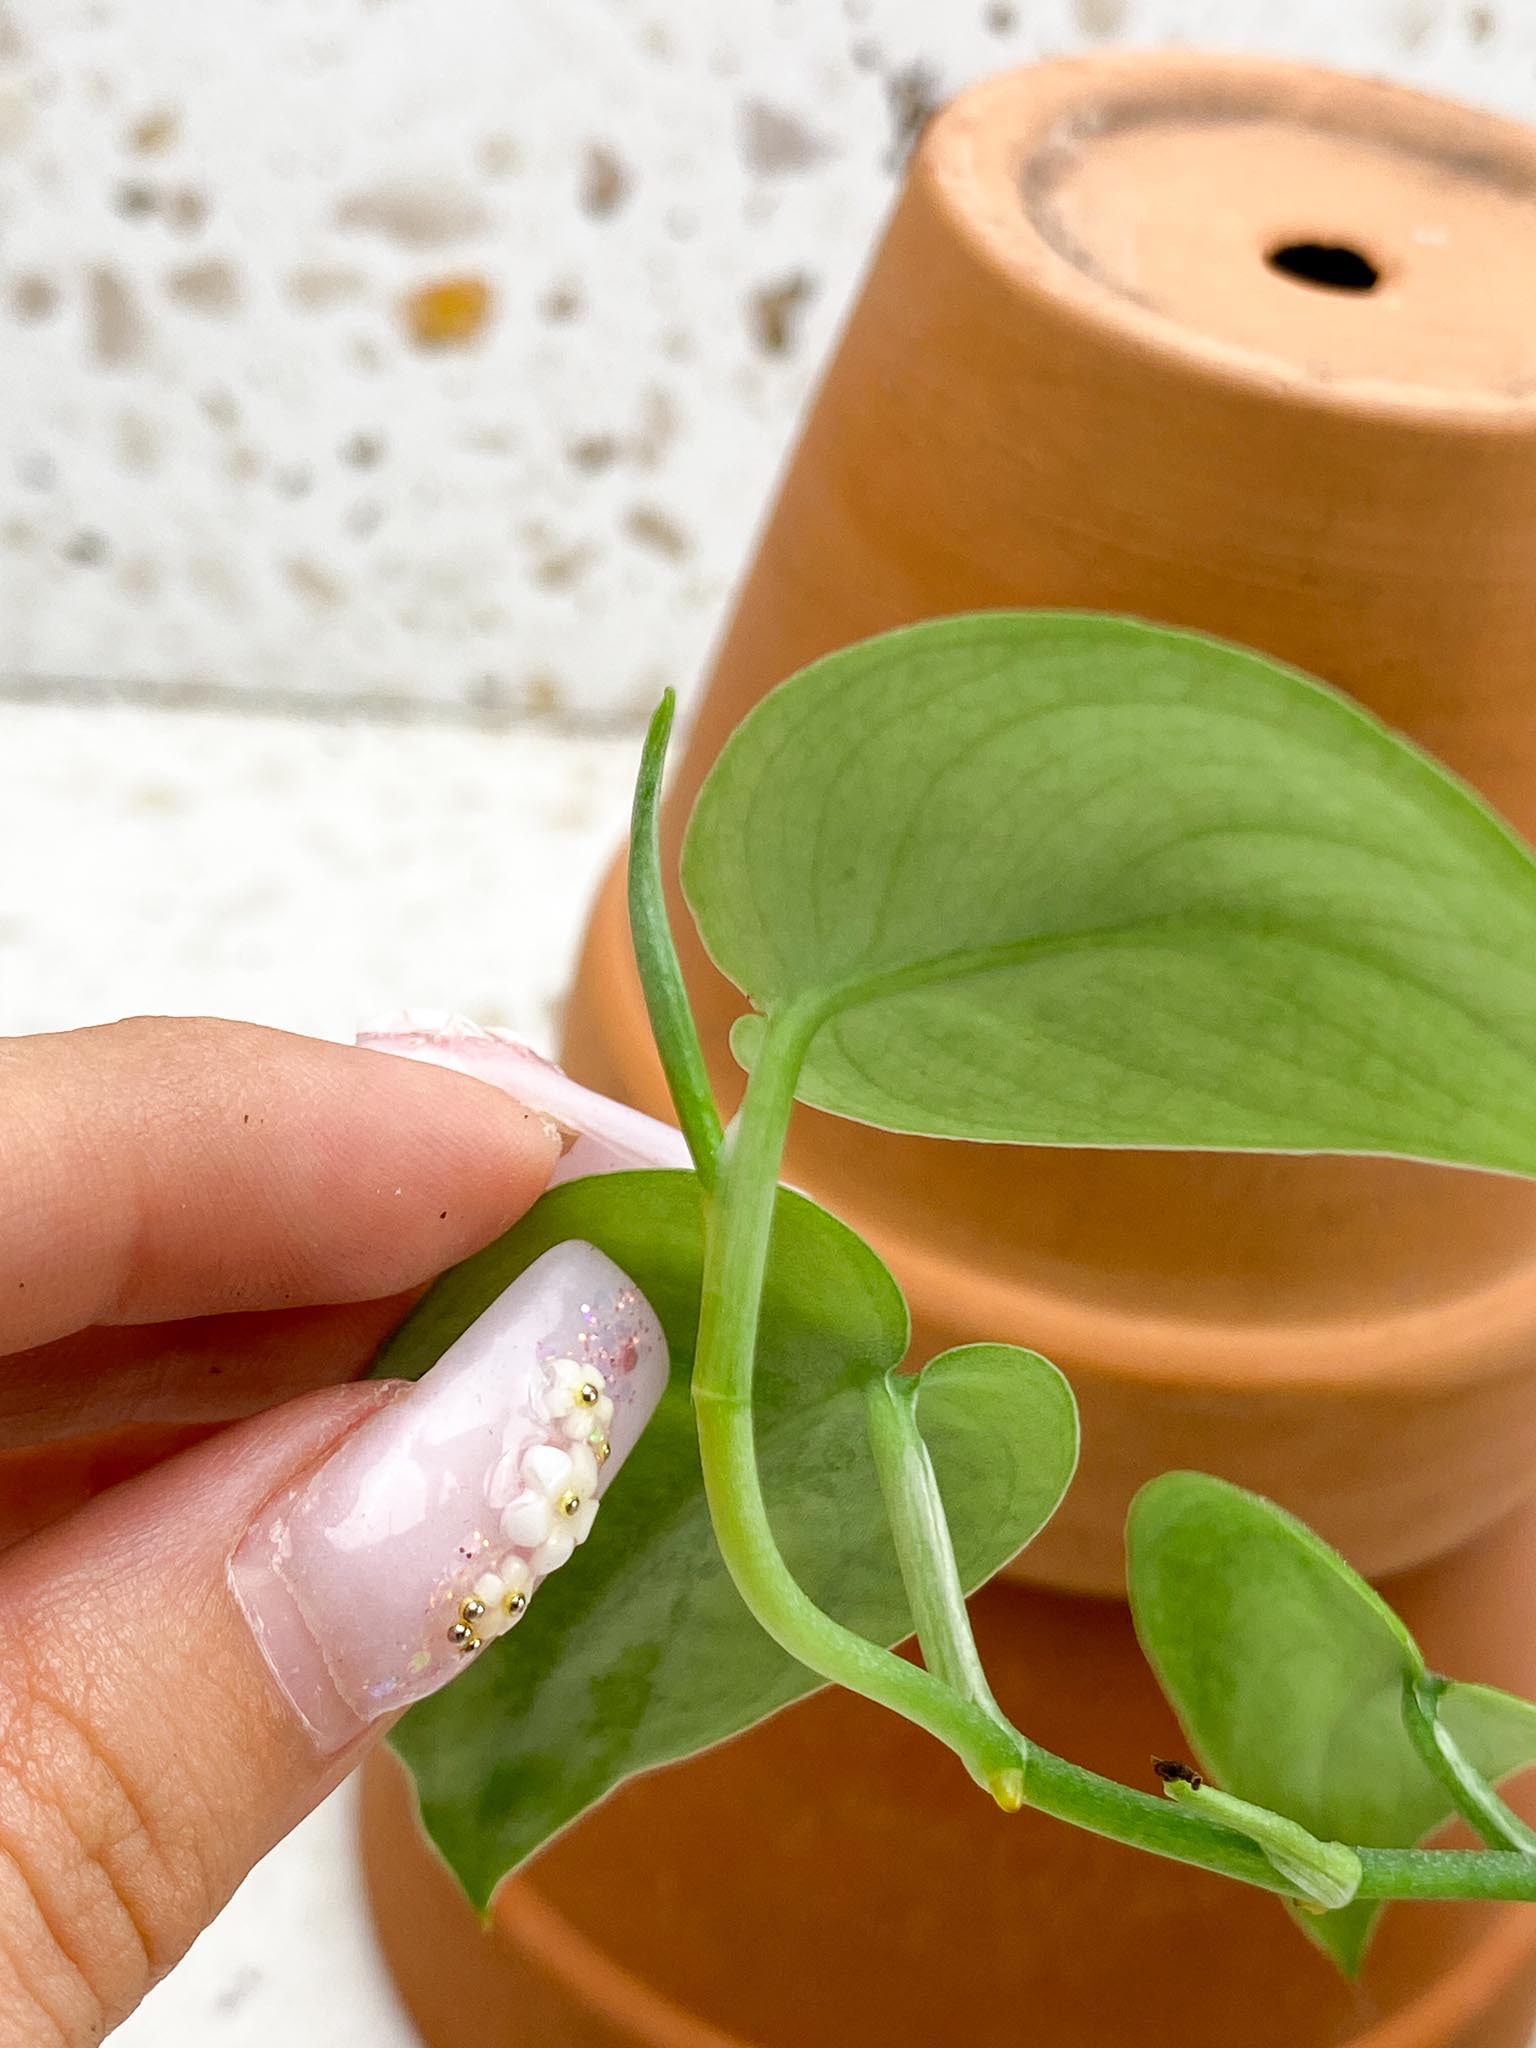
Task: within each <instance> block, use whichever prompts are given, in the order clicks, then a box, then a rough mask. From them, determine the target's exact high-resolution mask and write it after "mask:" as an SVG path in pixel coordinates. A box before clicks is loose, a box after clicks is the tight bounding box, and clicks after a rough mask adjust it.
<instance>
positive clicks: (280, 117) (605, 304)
mask: <svg viewBox="0 0 1536 2048" xmlns="http://www.w3.org/2000/svg"><path fill="white" fill-rule="evenodd" d="M1169 39H1176V40H1183V41H1200V42H1206V43H1210V44H1220V45H1228V46H1248V47H1252V48H1259V49H1269V50H1275V51H1283V52H1289V53H1294V54H1300V55H1305V56H1312V57H1320V58H1324V59H1327V60H1331V61H1334V62H1337V63H1342V64H1347V65H1353V66H1356V67H1359V68H1365V69H1373V70H1382V71H1387V72H1391V73H1394V74H1397V75H1400V76H1403V77H1407V78H1411V79H1416V80H1418V81H1421V82H1424V83H1429V84H1432V85H1435V86H1437V87H1439V88H1440V89H1442V90H1446V91H1451V92H1457V93H1460V94H1462V95H1464V96H1465V97H1467V98H1470V99H1473V100H1479V101H1483V102H1487V103H1489V104H1492V105H1496V106H1502V107H1504V108H1506V109H1509V110H1511V111H1514V112H1516V113H1523V114H1526V115H1529V114H1530V113H1531V112H1532V111H1533V109H1536V7H1533V6H1532V5H1531V0H1482V4H1467V0H1286V4H1284V5H1280V4H1277V0H946V4H943V5H935V4H934V0H842V4H838V0H731V4H730V5H728V6H717V5H712V4H709V0H515V4H508V0H452V4H444V0H220V4H218V5H216V6H213V5H203V6H199V5H196V4H193V0H157V4H155V5H152V6H144V5H142V4H137V5H136V4H133V0H4V5H3V6H0V233H3V251H4V274H3V277H0V354H3V369H4V376H5V384H6V390H7V398H8V403H7V405H6V407H5V409H4V416H3V419H0V672H9V673H10V674H11V675H13V676H14V675H17V674H20V675H23V676H33V677H36V676H54V677H65V678H67V677H75V676H86V677H93V678H102V677H107V678H112V679H127V680H130V681H139V682H142V683H152V684H157V685H165V684H194V685H199V686H210V685H212V686H218V687H223V686H234V687H242V688H245V689H247V690H252V691H260V690H267V691H273V690H299V691H303V692H307V693H312V694H319V695H326V696H332V695H336V694H338V693H339V694H343V695H373V694H378V693H385V694H389V695H404V696H420V697H427V698H431V699H433V700H435V701H437V702H439V703H443V704H452V705H462V706H470V707H473V706H482V707H483V706H490V707H493V708H496V707H502V708H512V709H516V708H519V707H524V708H527V707H532V708H538V709H543V710H546V711H554V712H557V713H559V714H561V715H563V716H565V717H566V718H568V719H576V720H585V721H589V722H593V721H596V722H611V721H613V720H615V719H625V718H633V717H634V716H635V715H636V714H637V712H638V711H639V710H641V709H642V708H648V707H649V705H650V704H651V703H652V702H654V699H655V697H656V695H657V694H658V691H659V688H660V686H661V684H662V683H663V682H665V681H673V682H677V683H680V684H682V685H683V686H685V687H686V686H687V684H688V683H690V682H691V680H692V679H693V678H694V676H695V675H696V673H697V671H698V669H699V667H700V664H701V659H702V655H703V652H704V649H705V647H706V645H707V642H708V640H709V638H710V636H711V635H712V633H713V632H714V630H715V628H716V625H717V623H718V620H719V616H720V612H721V608H722V605H723V603H724V601H725V597H726V593H727V590H728V587H729V585H730V583H731V581H732V579H733V578H734V576H735V574H736V572H737V569H738V565H739V563H740V561H741V558H742V555H743V552H744V549H745V547H746V544H747V541H748V538H749V535H750V532H751V529H752V527H753V524H754V522H755V521H756V519H757V517H758V514H759V510H760V507H761V504H762V500H763V497H764V494H765V491H766V489H767V487H768V485H769V482H770V478H771V474H772V471H773V469H774V466H775V464H776V463H777V461H778V460H779V458H780V455H781V452H782V450H783V448H784V447H785V445H786V442H787V440H788V437H789V435H790V432H791V429H792V425H793V421H794V418H795V415H796V413H797V411H798V409H799V407H800V406H801V404H802V402H803V400H804V398H805V396H806V394H807V391H808V389H809V386H810V381H811V378H812V375H813V373H814V367H815V365H816V363H817V362H818V361H819V359H820V358H821V357H822V355H823V354H824V352H825V349H826V347H827V345H828V343H829V341H830V338H831V337H832V335H833V333H834V331H835V329H836V327H837V324H838V322H839V320H840V318H841V316H842V313H843V311H844V309H845V307H846V305H847V302H848V299H849V296H850V293H851V291H852V290H853V288H854V284H855V281H856V279H857V275H858V272H859V269H860V267H861V265H862V263H863V261H864V258H865V254H866V251H867V249H868V247H869V244H870V241H871V238H872V237H873V235H874V233H875V232H876V230H877V227H878V224H879V221H880V219H881V216H882V214H883V212H884V210H885V208H886V206H887V204H888V202H889V198H890V194H891V191H892V189H893V184H894V179H895V175H896V171H897V168H898V166H899V162H900V159H901V155H902V152H903V149H904V148H905V146H906V143H907V141H908V140H909V139H910V136H911V134H912V132H913V130H914V127H915V126H916V125H917V124H918V123H919V122H920V121H921V118H922V116H923V112H924V110H925V109H926V108H927V107H928V106H930V105H931V104H932V103H933V102H934V100H935V99H936V98H937V97H939V96H942V95H943V94H945V93H947V92H950V91H953V90H954V89H956V88H957V87H959V86H960V85H962V84H964V83H965V82H967V81H968V80H970V79H972V78H974V77H976V76H978V75H980V74H982V73H984V72H986V71H989V70H995V69H997V68H1000V67H1001V66H1004V65H1007V64H1012V63H1017V62H1021V61H1024V60H1026V59H1028V58H1031V57H1034V56H1038V55H1044V54H1051V53H1056V52H1061V51H1074V50H1082V49H1087V48H1093V47H1096V46H1100V45H1103V44H1107V43H1145V42H1156V41H1165V40H1169ZM454 280H470V281H472V285H473V290H476V291H477V290H480V289H482V288H483V290H484V291H485V293H486V294H487V301H486V307H485V311H484V316H483V319H482V320H481V321H480V324H479V326H478V329H477V331H476V332H475V333H474V334H473V336H472V337H470V338H469V339H467V340H465V341H463V342H461V343H460V344H458V345H452V346H441V347H435V348H423V347H422V346H419V345H418V344H417V343H416V342H414V341H413V340H412V338H411V323H410V320H409V318H408V317H407V315H406V312H405V310H404V307H405V302H406V300H407V298H408V297H409V295H410V294H412V293H414V292H418V291H420V290H421V289H423V288H430V287H432V286H433V285H434V284H442V283H444V282H445V281H446V282H451V281H454ZM466 303H468V302H466ZM471 311H472V309H471Z"/></svg>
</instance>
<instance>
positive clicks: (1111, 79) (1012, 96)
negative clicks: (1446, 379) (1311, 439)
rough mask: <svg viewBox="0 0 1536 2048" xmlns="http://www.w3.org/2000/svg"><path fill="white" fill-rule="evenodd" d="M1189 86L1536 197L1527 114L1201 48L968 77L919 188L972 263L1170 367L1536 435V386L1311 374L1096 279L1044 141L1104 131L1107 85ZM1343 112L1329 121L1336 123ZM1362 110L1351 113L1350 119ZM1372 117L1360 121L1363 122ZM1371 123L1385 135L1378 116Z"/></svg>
mask: <svg viewBox="0 0 1536 2048" xmlns="http://www.w3.org/2000/svg"><path fill="white" fill-rule="evenodd" d="M1170 87H1178V88H1181V89H1182V90H1183V92H1184V94H1185V95H1186V103H1187V104H1188V105H1189V107H1190V109H1191V111H1195V112H1198V111H1199V109H1200V103H1201V96H1202V95H1203V96H1205V103H1206V106H1207V107H1209V105H1210V103H1211V96H1212V95H1213V94H1214V93H1216V92H1221V93H1223V94H1224V96H1225V101H1224V103H1225V104H1227V105H1232V106H1236V107H1238V108H1240V109H1242V110H1244V111H1249V112H1252V113H1253V114H1254V115H1256V116H1260V117H1262V116H1264V115H1268V116H1270V117H1272V118H1278V119H1281V120H1283V119H1285V118H1286V117H1287V116H1290V117H1293V118H1295V119H1296V120H1298V121H1304V122H1307V123H1308V124H1309V125H1331V126H1332V127H1333V129H1334V131H1335V132H1336V133H1339V134H1342V135H1345V136H1349V137H1354V138H1359V139H1361V140H1366V141H1370V140H1372V139H1374V140H1375V141H1376V142H1377V143H1378V145H1379V144H1380V142H1381V139H1382V138H1383V137H1386V138H1388V139H1389V140H1390V141H1393V142H1397V143H1399V144H1400V145H1401V146H1402V147H1404V148H1405V149H1409V150H1412V151H1413V152H1414V153H1415V154H1417V155H1420V156H1421V157H1424V158H1426V159H1431V160H1435V159H1438V160H1440V161H1442V162H1444V163H1445V164H1446V165H1447V166H1452V167H1456V168H1458V169H1460V170H1461V172H1462V173H1463V174H1465V173H1466V172H1467V171H1469V170H1470V171H1473V172H1477V171H1481V172H1482V173H1483V174H1484V175H1485V176H1487V177H1490V178H1496V179H1497V180H1498V181H1499V182H1501V183H1503V184H1505V185H1508V186H1522V187H1528V188H1529V189H1530V191H1531V193H1532V195H1533V196H1536V133H1533V132H1532V131H1531V130H1529V129H1527V128H1526V127H1525V126H1524V124H1523V123H1521V122H1519V121H1516V120H1513V119H1511V118H1509V117H1506V116H1504V115H1500V114H1496V113H1493V112H1491V111H1488V110H1485V109H1483V108H1479V107H1474V106H1471V105H1468V104H1466V103H1464V102H1461V101H1457V100H1453V99H1450V98H1448V97H1446V96H1443V95H1441V94H1437V93H1433V92H1428V91H1424V90H1421V89H1419V88H1417V87H1415V86H1410V85H1404V84H1400V83H1398V82H1397V81H1395V80H1389V79H1382V78H1371V77H1366V76H1363V75H1361V74H1359V73H1353V72H1341V71H1338V70H1333V69H1330V68H1327V67H1324V66H1321V65H1316V64H1308V63H1303V62H1300V61H1297V60H1295V59H1288V58H1283V57H1266V56H1257V55H1249V54H1246V53H1244V54H1237V53H1232V52H1219V51H1200V50H1119V51H1102V52H1097V53H1094V54H1090V55H1086V56H1078V57H1064V58H1056V59H1053V60H1051V61H1049V62H1046V63H1043V64H1032V65H1025V66H1021V67H1019V68H1016V69H1014V70H1011V71H1005V72H1002V73H1000V74H999V75H997V76H995V77H992V78H988V79H984V80H982V81H981V82H980V83H979V84H976V85H974V86H971V87H969V88H968V89H967V90H965V91H964V92H962V93H960V94H959V95H957V97H956V98H955V99H953V100H952V101H950V103H949V104H948V105H947V106H946V107H944V108H943V109H941V110H940V112H939V113H938V114H936V115H935V117H934V119H933V120H932V122H931V123H930V124H929V126H928V128H927V130H926V131H925V133H924V136H923V139H922V142H921V144H920V145H919V148H918V150H917V152H916V155H915V158H914V162H913V169H912V182H913V184H914V185H915V186H918V187H921V188H922V189H923V190H924V191H925V192H926V193H927V194H928V197H929V200H930V203H931V204H933V205H935V206H937V207H938V209H939V210H940V211H941V212H942V213H943V214H944V215H945V216H946V217H947V218H948V219H949V220H950V221H951V222H952V224H953V225H954V227H955V228H956V230H957V232H958V233H959V234H960V235H961V236H962V237H963V239H964V241H965V243H966V245H967V247H968V248H969V249H970V251H971V253H972V255H973V257H974V258H975V260H976V261H977V262H978V263H979V264H980V265H981V266H982V267H984V268H985V269H988V270H993V271H996V272H999V273H1000V274H1001V275H1002V276H1004V277H1005V278H1006V280H1007V282H1008V286H1009V288H1010V289H1011V290H1014V291H1018V292H1022V293H1026V294H1028V295H1029V296H1031V297H1033V298H1035V299H1037V300H1038V301H1039V302H1040V303H1041V304H1042V306H1043V307H1044V308H1045V309H1046V310H1048V311H1049V312H1051V313H1052V314H1053V315H1054V316H1056V317H1066V318H1069V319H1072V320H1074V321H1075V322H1076V323H1077V324H1078V325H1080V326H1081V327H1082V328H1084V329H1085V330H1089V331H1091V333H1092V334H1093V335H1095V336H1099V335H1103V334H1104V333H1105V332H1106V330H1107V331H1109V332H1110V334H1111V335H1112V336H1113V340H1114V343H1115V345H1116V346H1117V347H1118V348H1123V349H1126V350H1129V351H1130V352H1131V353H1133V354H1135V355H1138V356H1140V357H1141V358H1142V359H1143V360H1145V361H1147V362H1149V363H1151V364H1153V365H1155V366H1156V367H1157V368H1158V369H1160V370H1161V371H1163V372H1171V373H1173V374H1175V375H1178V376H1180V377H1184V378H1187V377H1190V376H1198V377H1201V378H1206V377H1211V376H1215V377H1217V378H1219V379H1221V380H1223V381H1225V382H1226V383H1228V384H1229V385H1232V386H1236V387H1240V388H1242V389H1245V390H1249V391H1251V392H1253V393H1254V394H1255V395H1257V396H1259V397H1261V398H1262V399H1263V400H1264V401H1265V402H1266V403H1270V404H1272V403H1273V401H1274V398H1275V394H1276V387H1277V383H1279V384H1280V385H1281V386H1283V388H1284V390H1285V393H1286V396H1287V397H1288V398H1289V399H1290V400H1291V401H1293V402H1295V403H1298V404H1305V405H1307V406H1310V407H1312V408H1314V409H1315V410H1317V411H1320V412H1325V413H1335V414H1343V415H1345V416H1347V417H1350V418H1354V419H1360V418H1377V419H1380V420H1382V421H1384V422H1387V423H1391V424H1393V425H1398V426H1401V425H1402V424H1404V423H1412V424H1419V425H1422V426H1424V427H1425V428H1427V429H1433V430H1436V431H1439V432H1442V433H1445V432H1452V433H1455V432H1462V433H1468V434H1472V435H1487V434H1490V433H1508V432H1509V431H1510V430H1511V429H1512V428H1513V429H1515V430H1517V431H1522V432H1536V390H1525V391H1510V390H1504V391H1498V390H1487V389H1479V388H1477V387H1476V386H1468V387H1466V388H1457V389H1455V390H1447V389H1445V388H1443V387H1440V386H1436V385H1432V384H1418V383H1410V382H1402V383H1399V382H1395V381H1392V380H1389V379H1387V378H1378V377H1367V376H1358V375H1357V376H1349V377H1342V378H1340V379H1338V380H1337V381H1336V382H1324V381H1322V380H1317V379H1307V378H1304V377H1303V376H1302V375H1301V374H1300V373H1299V372H1298V370H1297V369H1296V367H1295V365H1294V364H1292V363H1291V362H1289V361H1288V360H1287V359H1286V358H1285V357H1284V356H1281V355H1267V354H1265V353H1264V352H1263V351H1261V350H1259V349H1256V348H1248V347H1243V346H1241V345H1239V344H1237V343H1235V342H1228V341H1223V340H1222V339H1220V338H1219V337H1218V336H1215V335H1211V334H1205V333H1202V332H1200V331H1199V330H1198V329H1195V328H1192V327H1187V326H1185V325H1184V324H1183V323H1182V322H1180V321H1177V320H1174V319H1171V318H1169V317H1167V316H1165V315H1162V314H1160V313H1158V312H1157V311H1155V310H1154V309H1152V308H1150V307H1147V306H1144V305H1140V304H1138V303H1137V302H1136V301H1135V300H1133V299H1131V298H1129V297H1128V296H1126V295H1125V294H1123V293H1121V292H1119V291H1117V290H1116V289H1115V288H1114V287H1113V286H1112V285H1110V284H1108V283H1106V282H1104V281H1101V280H1099V279H1096V278H1095V277H1094V276H1093V275H1092V274H1091V273H1090V272H1089V271H1088V270H1087V269H1085V268H1084V267H1082V266H1080V265H1079V264H1077V263H1075V262H1073V261H1072V260H1071V258H1070V256H1069V255H1068V254H1067V253H1066V252H1065V250H1064V249H1063V248H1061V247H1058V246H1057V245H1056V244H1055V243H1053V242H1052V240H1051V239H1050V237H1049V235H1048V233H1047V232H1046V231H1045V230H1044V228H1043V227H1042V223H1041V219H1040V217H1039V215H1038V214H1037V213H1036V214H1032V212H1031V210H1030V205H1029V201H1028V199H1027V197H1026V190H1025V186H1026V181H1025V179H1024V176H1023V171H1024V167H1025V164H1026V160H1027V159H1028V157H1029V155H1030V153H1031V151H1034V150H1039V149H1040V148H1041V147H1042V146H1045V147H1048V146H1049V144H1050V141H1051V138H1052V136H1053V134H1055V135H1062V134H1064V133H1067V132H1069V130H1070V124H1071V123H1072V121H1073V119H1074V117H1076V119H1077V120H1078V121H1080V122H1081V123H1082V124H1083V127H1082V130H1081V132H1093V129H1094V128H1095V127H1102V125H1103V124H1104V117H1105V97H1106V88H1111V89H1114V88H1118V95H1117V97H1118V104H1119V107H1120V108H1121V109H1123V110H1125V111H1126V112H1128V113H1134V112H1135V111H1137V110H1138V109H1139V108H1150V107H1155V106H1158V105H1159V104H1161V105H1164V106H1167V105H1169V104H1170ZM1330 115H1332V116H1334V117H1335V118H1333V119H1332V121H1331V123H1330V122H1329V120H1328V117H1329V116H1330ZM1352 115H1353V116H1354V118H1351V116H1352ZM1362 116H1363V117H1364V118H1363V119H1362V118H1361V117H1362ZM1372 120H1374V123H1375V127H1374V131H1373V130H1372V128H1371V127H1369V126H1368V125H1366V124H1367V123H1368V122H1370V121H1372Z"/></svg>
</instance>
